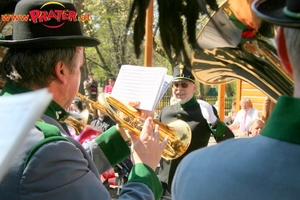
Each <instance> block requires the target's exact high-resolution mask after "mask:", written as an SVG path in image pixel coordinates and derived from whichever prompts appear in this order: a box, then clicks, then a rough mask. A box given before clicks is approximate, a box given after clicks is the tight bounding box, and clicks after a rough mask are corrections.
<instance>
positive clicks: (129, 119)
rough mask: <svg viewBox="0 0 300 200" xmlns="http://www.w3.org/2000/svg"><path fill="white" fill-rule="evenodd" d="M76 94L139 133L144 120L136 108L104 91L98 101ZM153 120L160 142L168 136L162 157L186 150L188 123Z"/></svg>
mask: <svg viewBox="0 0 300 200" xmlns="http://www.w3.org/2000/svg"><path fill="white" fill-rule="evenodd" d="M77 96H78V97H79V98H81V99H82V100H84V101H86V102H88V103H90V104H91V105H92V106H93V107H94V108H96V109H99V110H101V111H102V112H105V113H106V114H107V115H108V116H109V117H110V118H112V119H113V120H114V121H115V122H116V123H118V124H119V125H120V126H122V127H123V128H124V129H126V130H128V131H130V132H132V133H134V134H135V135H137V136H139V135H140V133H141V130H142V128H143V125H144V120H143V119H141V118H140V112H139V111H138V110H137V109H135V108H133V107H131V106H129V105H126V104H124V103H121V102H120V101H118V100H117V99H115V98H114V97H112V96H111V95H109V94H105V93H102V94H100V95H99V97H98V101H99V102H94V101H91V100H90V99H88V98H86V97H85V96H83V95H81V94H79V93H78V94H77ZM117 112H122V113H123V114H124V115H125V116H126V118H125V119H123V118H121V117H120V116H119V115H118V114H117ZM153 122H154V124H158V125H159V140H160V141H161V142H162V141H163V139H164V138H165V137H166V136H168V144H167V147H166V148H165V149H164V151H163V154H162V157H163V158H164V159H166V160H172V159H175V158H178V157H180V156H181V155H182V154H183V153H184V152H185V151H186V150H187V148H188V147H189V145H190V142H191V129H190V127H189V125H188V124H187V123H186V122H184V121H182V120H175V121H173V122H171V123H169V124H168V125H165V124H163V123H161V122H159V121H157V120H153Z"/></svg>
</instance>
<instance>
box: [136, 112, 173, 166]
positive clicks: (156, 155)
mask: <svg viewBox="0 0 300 200" xmlns="http://www.w3.org/2000/svg"><path fill="white" fill-rule="evenodd" d="M158 131H159V126H158V125H154V124H153V118H151V117H148V118H147V119H146V120H145V123H144V126H143V130H142V132H141V135H140V136H139V137H138V138H137V137H134V136H133V140H132V146H131V160H132V162H133V164H136V163H144V164H146V165H148V166H149V167H151V168H152V169H153V170H154V171H155V169H156V167H157V165H158V163H159V161H160V158H161V155H162V152H163V150H164V148H165V147H166V145H167V140H168V139H167V138H165V139H164V140H163V142H162V143H160V141H159V132H158Z"/></svg>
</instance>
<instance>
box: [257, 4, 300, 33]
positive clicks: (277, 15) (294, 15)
mask: <svg viewBox="0 0 300 200" xmlns="http://www.w3.org/2000/svg"><path fill="white" fill-rule="evenodd" d="M252 10H253V11H254V12H255V13H256V14H257V15H258V16H259V17H261V18H262V19H263V20H265V21H267V22H269V23H272V24H276V25H279V26H287V27H300V1H299V0H257V1H255V2H254V3H252Z"/></svg>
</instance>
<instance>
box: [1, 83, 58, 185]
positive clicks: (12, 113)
mask: <svg viewBox="0 0 300 200" xmlns="http://www.w3.org/2000/svg"><path fill="white" fill-rule="evenodd" d="M51 99H52V94H51V93H49V92H48V90H47V89H46V88H45V89H41V90H37V91H33V92H27V93H23V94H16V95H9V96H1V97H0V119H1V120H0V147H1V154H0V181H1V180H2V178H3V176H4V175H5V173H6V172H7V170H8V168H9V167H10V164H11V162H12V160H13V157H14V154H15V153H16V152H17V151H18V149H19V148H22V141H23V140H24V138H25V137H26V136H27V134H28V132H29V130H30V129H31V128H33V125H34V122H35V121H36V120H37V119H38V118H39V117H40V116H41V115H42V114H43V113H44V111H45V109H46V108H47V106H48V105H49V103H50V102H51Z"/></svg>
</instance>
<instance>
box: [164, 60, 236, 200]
mask: <svg viewBox="0 0 300 200" xmlns="http://www.w3.org/2000/svg"><path fill="white" fill-rule="evenodd" d="M178 67H179V69H178ZM174 74H175V77H174V79H173V83H172V92H173V97H174V98H175V100H176V101H177V103H176V104H173V105H170V106H166V107H164V108H163V109H162V111H161V112H160V114H159V116H158V120H159V121H161V122H162V123H164V124H168V123H170V122H172V121H174V120H176V119H181V120H183V121H185V122H187V124H188V125H189V126H190V128H191V131H192V136H191V137H192V140H191V143H190V146H189V147H188V149H187V151H186V152H185V153H184V154H183V155H182V156H180V157H179V158H177V159H173V160H165V159H162V160H161V162H160V168H159V174H158V175H159V179H160V181H161V182H162V185H163V188H164V194H163V196H162V198H161V199H171V184H172V180H173V176H174V173H175V170H176V169H177V166H178V164H179V163H180V161H181V160H182V159H183V158H184V157H185V156H186V155H187V154H189V153H190V152H192V151H194V150H196V149H199V148H202V147H206V146H207V145H208V142H209V139H210V136H211V134H213V135H214V137H215V139H216V141H217V142H220V141H223V140H225V139H228V138H233V137H234V135H233V133H232V132H231V131H230V130H229V128H227V126H226V125H225V124H224V123H222V122H221V121H219V120H218V118H217V116H218V115H217V111H216V109H215V108H214V107H213V106H211V105H210V104H209V103H207V102H205V101H202V100H197V99H196V98H195V97H194V94H195V92H196V85H195V78H194V76H193V75H192V74H191V72H190V71H189V70H187V69H186V68H185V67H184V66H183V65H179V66H177V69H175V70H174ZM220 154H222V153H221V152H220ZM222 155H223V154H222ZM194 162H195V161H194ZM188 173H193V172H191V171H190V172H188ZM184 199H186V198H184Z"/></svg>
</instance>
